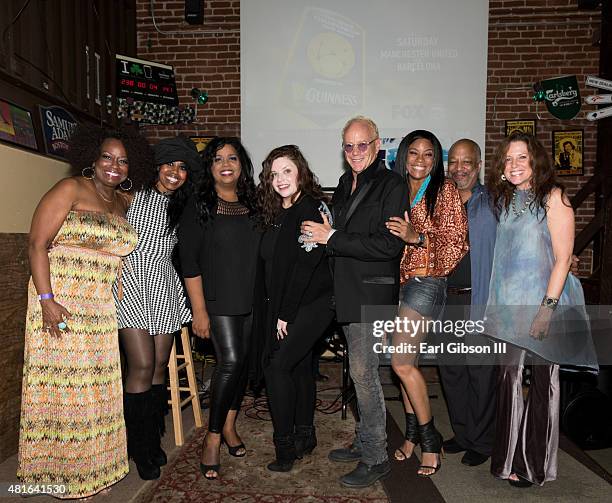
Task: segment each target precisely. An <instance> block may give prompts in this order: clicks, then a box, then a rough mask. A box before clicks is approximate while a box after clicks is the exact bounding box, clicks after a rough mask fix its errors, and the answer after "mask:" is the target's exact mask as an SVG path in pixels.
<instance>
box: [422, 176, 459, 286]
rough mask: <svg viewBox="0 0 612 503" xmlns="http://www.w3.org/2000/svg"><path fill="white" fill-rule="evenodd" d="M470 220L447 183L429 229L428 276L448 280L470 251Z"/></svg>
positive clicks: (455, 192)
mask: <svg viewBox="0 0 612 503" xmlns="http://www.w3.org/2000/svg"><path fill="white" fill-rule="evenodd" d="M467 231H468V220H467V215H466V212H465V208H464V207H463V203H462V202H461V197H460V196H459V191H458V190H457V188H456V187H455V185H454V184H453V183H452V182H449V181H447V182H445V184H444V186H443V187H442V190H441V192H440V196H439V200H438V204H436V210H435V213H434V218H433V225H432V226H431V227H430V228H429V229H427V231H426V232H425V234H426V235H427V275H428V276H448V275H449V274H450V273H451V272H452V271H453V269H454V268H455V267H457V264H459V262H460V261H461V259H462V258H463V256H464V255H465V254H466V253H467V251H468V249H469V247H468V244H467Z"/></svg>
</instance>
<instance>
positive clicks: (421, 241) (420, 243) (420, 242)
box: [414, 232, 425, 248]
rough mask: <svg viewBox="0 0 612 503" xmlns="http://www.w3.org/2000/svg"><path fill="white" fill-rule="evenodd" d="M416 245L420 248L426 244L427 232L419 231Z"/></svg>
mask: <svg viewBox="0 0 612 503" xmlns="http://www.w3.org/2000/svg"><path fill="white" fill-rule="evenodd" d="M414 246H418V247H419V248H422V247H423V246H425V233H423V232H419V240H418V241H417V242H416V243H414Z"/></svg>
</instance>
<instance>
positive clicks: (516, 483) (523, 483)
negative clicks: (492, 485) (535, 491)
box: [508, 473, 533, 488]
mask: <svg viewBox="0 0 612 503" xmlns="http://www.w3.org/2000/svg"><path fill="white" fill-rule="evenodd" d="M513 475H516V477H517V479H518V480H512V479H511V478H509V479H508V483H509V484H510V485H511V486H512V487H522V488H525V487H531V486H532V485H533V482H530V481H529V480H527V479H526V478H525V477H521V476H520V475H519V474H518V473H514V474H513Z"/></svg>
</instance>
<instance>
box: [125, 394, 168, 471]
mask: <svg viewBox="0 0 612 503" xmlns="http://www.w3.org/2000/svg"><path fill="white" fill-rule="evenodd" d="M151 405H152V399H151V390H148V391H144V392H142V393H125V395H124V398H123V411H124V415H125V426H126V428H127V439H128V456H129V457H131V458H132V459H133V460H134V462H135V463H136V468H137V469H138V475H140V478H141V479H142V480H153V479H157V478H159V475H160V471H159V467H158V466H157V465H155V464H153V463H152V462H151V443H152V440H151V439H152V438H153V436H154V434H155V431H156V430H157V427H156V426H155V425H154V424H153V422H152V421H151V416H152V408H151Z"/></svg>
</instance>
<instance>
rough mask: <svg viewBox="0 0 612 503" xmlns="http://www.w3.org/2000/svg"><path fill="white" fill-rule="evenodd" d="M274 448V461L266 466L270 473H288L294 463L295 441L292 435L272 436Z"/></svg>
mask: <svg viewBox="0 0 612 503" xmlns="http://www.w3.org/2000/svg"><path fill="white" fill-rule="evenodd" d="M274 448H275V450H276V460H274V461H273V462H272V463H270V464H269V465H268V470H270V471H272V472H288V471H290V470H291V468H293V462H294V461H295V459H296V457H295V439H294V438H293V435H281V436H277V435H276V434H275V435H274Z"/></svg>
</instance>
